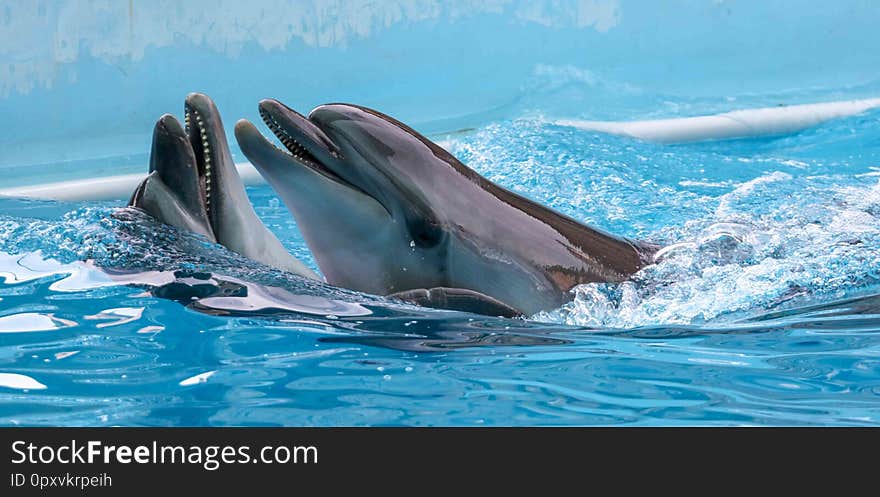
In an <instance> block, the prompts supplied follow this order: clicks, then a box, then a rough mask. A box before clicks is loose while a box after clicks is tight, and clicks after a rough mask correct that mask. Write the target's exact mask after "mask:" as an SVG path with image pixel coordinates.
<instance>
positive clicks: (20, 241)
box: [0, 82, 880, 425]
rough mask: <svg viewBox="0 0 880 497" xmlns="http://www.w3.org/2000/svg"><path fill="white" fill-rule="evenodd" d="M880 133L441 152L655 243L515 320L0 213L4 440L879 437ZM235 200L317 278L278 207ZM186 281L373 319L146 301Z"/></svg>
mask: <svg viewBox="0 0 880 497" xmlns="http://www.w3.org/2000/svg"><path fill="white" fill-rule="evenodd" d="M594 83H595V82H593V83H591V84H594ZM624 90H625V91H630V90H629V89H624ZM622 91H623V90H622ZM681 105H691V106H693V105H696V104H694V103H693V102H686V101H685V102H681ZM526 114H527V113H526ZM878 118H880V114H878V113H877V112H873V113H867V114H864V115H861V116H855V117H852V118H848V119H844V120H839V121H835V122H830V123H826V124H825V125H822V126H820V127H817V128H815V129H812V130H808V131H805V132H803V133H800V134H797V135H793V136H788V137H781V138H768V139H755V140H742V141H733V142H723V143H705V144H691V145H681V146H661V145H652V144H647V143H641V142H637V141H632V140H628V139H625V138H621V137H612V136H605V135H599V134H593V133H588V132H585V131H580V130H575V129H571V128H566V127H562V126H557V125H553V124H549V123H548V121H545V120H543V119H540V118H523V119H518V120H512V121H499V122H495V123H493V124H490V125H488V126H485V127H482V128H480V129H477V130H475V131H474V132H472V133H469V134H465V135H454V136H450V137H440V138H441V139H443V140H442V142H443V144H444V146H446V147H448V148H449V149H450V151H451V152H453V154H455V155H456V156H458V157H459V158H461V159H462V160H463V161H464V162H465V163H467V164H469V165H470V166H472V167H474V168H475V169H476V170H478V171H479V172H480V173H482V174H484V175H486V176H487V177H488V178H489V179H491V180H493V181H495V182H497V183H499V184H501V185H504V186H506V187H508V188H511V189H513V190H515V191H517V192H519V193H522V194H524V195H526V196H528V197H530V198H533V199H535V200H537V201H539V202H542V203H545V204H548V205H550V206H552V207H553V208H555V209H558V210H560V211H562V212H564V213H565V214H568V215H570V216H572V217H574V218H576V219H578V220H580V221H583V222H586V223H591V224H594V225H597V226H599V227H601V228H603V229H605V230H607V231H610V232H613V233H617V234H620V235H623V236H627V237H631V238H640V239H647V240H650V241H652V242H655V243H658V244H660V245H663V246H664V248H663V249H662V250H661V251H660V252H659V253H658V254H657V256H656V261H655V263H654V264H652V265H649V266H647V267H646V268H644V269H643V270H642V271H640V272H639V273H638V274H636V275H635V276H634V277H633V278H631V279H630V280H628V281H626V282H622V283H615V284H589V285H582V286H579V287H577V288H575V289H574V290H573V291H572V296H573V300H572V301H571V302H570V303H568V304H566V305H564V306H562V307H561V308H560V309H554V310H549V311H547V312H543V313H540V314H539V315H537V316H534V317H533V319H531V320H527V321H525V320H505V319H496V318H483V317H479V316H472V315H466V314H461V313H453V312H446V311H437V310H424V309H417V308H414V307H412V306H404V305H399V304H394V303H389V302H388V301H386V300H385V299H382V298H380V297H375V296H367V295H362V294H358V293H356V292H350V291H346V290H342V289H334V288H332V287H329V286H327V285H322V284H315V283H309V282H305V281H303V280H302V279H299V278H296V277H294V276H292V275H288V274H285V273H282V272H279V271H274V270H271V269H269V268H266V267H264V266H261V265H259V264H256V263H252V262H249V261H247V260H244V259H243V258H241V257H239V256H237V255H236V254H233V253H230V252H228V251H226V250H224V249H222V247H218V246H216V245H213V244H211V243H208V242H207V241H205V240H204V239H202V238H199V237H198V236H195V235H191V234H187V233H181V232H179V231H177V230H174V229H171V228H167V227H163V226H160V225H158V224H156V223H155V222H153V221H152V220H151V219H149V218H147V217H146V216H144V215H142V214H139V213H137V212H134V211H130V210H120V209H119V207H120V206H121V204H119V203H113V202H109V203H92V204H89V205H82V204H65V203H55V202H33V201H22V200H12V199H0V213H2V214H0V277H2V278H3V283H2V284H0V424H6V425H8V424H52V425H56V424H61V425H107V424H125V425H129V424H130V425H264V424H286V425H337V424H342V425H376V424H407V425H581V424H621V423H625V424H643V425H657V424H660V425H674V424H724V425H730V424H847V425H851V424H871V425H873V424H877V423H878V421H880V415H878V413H880V401H878V396H877V394H878V392H880V359H878V358H880V334H878V333H877V332H878V330H880V318H878V316H877V314H878V312H877V311H878V309H880V305H878V302H877V298H876V295H878V294H880V291H878V290H880V287H878V276H877V275H878V268H880V250H878V249H880V232H878V226H880V219H878V217H880V185H878V176H880V169H878V166H880V147H878V143H880V134H878V133H880V132H878V126H877V121H878ZM249 194H250V196H251V198H252V200H253V202H254V204H255V207H256V209H257V212H258V214H259V215H260V216H261V217H262V218H263V219H264V220H265V221H266V223H267V225H268V226H269V227H270V228H271V229H272V230H273V231H275V232H276V233H277V234H278V235H279V238H280V239H281V240H282V243H284V244H285V246H287V247H288V248H289V249H290V250H291V252H293V253H294V255H296V256H297V257H298V258H300V259H301V260H305V261H307V263H308V264H309V265H311V266H312V267H315V263H314V260H313V259H312V258H311V257H310V255H309V253H308V249H307V247H306V246H305V244H304V242H303V240H302V238H301V236H300V235H299V233H298V231H297V230H296V226H295V224H294V222H293V220H292V218H291V217H290V216H289V214H287V212H286V211H285V210H284V208H283V205H281V204H279V202H278V199H277V197H276V196H275V195H274V193H273V192H272V191H271V190H270V189H269V188H268V187H258V188H252V189H250V190H249ZM202 273H205V274H209V276H205V277H201V276H198V275H199V274H202ZM181 274H183V275H184V276H185V277H186V278H189V280H192V281H196V280H197V281H196V283H195V284H193V285H191V286H190V287H187V288H188V289H189V290H188V291H190V290H192V289H193V288H197V287H198V285H204V286H205V287H207V288H208V290H209V291H212V292H220V291H223V290H224V289H227V290H228V289H230V288H232V289H233V290H234V289H235V288H239V287H241V286H242V285H243V286H247V287H248V288H249V289H250V290H251V293H250V294H249V295H257V294H259V295H262V298H264V299H268V301H272V299H273V298H275V297H277V296H278V295H281V293H279V292H282V291H283V292H288V293H286V294H284V295H305V296H309V297H310V298H314V299H325V300H326V299H330V300H333V301H334V302H342V303H344V304H345V305H356V306H360V308H361V309H364V310H365V312H360V313H358V312H349V313H348V314H346V313H345V312H340V313H338V314H333V313H321V312H318V311H316V310H314V309H320V306H318V307H315V306H312V307H308V306H306V305H305V304H303V303H302V302H300V303H298V304H297V306H288V308H285V309H279V308H276V307H271V306H270V307H266V306H262V307H260V306H256V307H254V306H251V307H248V306H247V305H246V304H248V303H253V302H249V301H248V300H247V299H244V300H239V301H236V302H237V304H236V306H237V307H234V308H233V306H230V305H227V304H224V306H220V307H215V308H210V309H196V308H195V307H193V306H191V305H183V304H185V303H186V302H185V301H181V299H179V298H178V299H177V300H174V299H162V298H156V297H154V296H152V295H151V294H149V293H146V292H145V291H144V290H145V288H151V287H150V285H149V284H153V283H155V284H159V283H157V282H163V281H167V280H168V279H169V278H171V279H172V280H173V279H174V278H181V276H180V275H181ZM121 275H123V276H124V277H123V276H121ZM198 278H203V279H198ZM184 279H185V278H184ZM151 282H152V283H151ZM145 285H146V286H145ZM235 285H239V286H238V287H236V286H235ZM248 285H258V286H248ZM198 288H202V287H198ZM261 292H262V293H261ZM217 295H219V297H218V298H220V299H221V300H222V299H224V298H225V299H227V301H226V302H227V303H228V302H231V301H232V300H230V299H234V298H236V297H234V296H232V297H230V296H229V295H220V294H217ZM178 297H179V295H178ZM285 298H287V297H285ZM273 302H274V301H273ZM311 302H313V303H314V302H315V301H311ZM321 302H324V300H321ZM275 303H277V302H275ZM300 304H302V305H300ZM254 309H256V311H254ZM310 309H312V310H310ZM343 309H349V310H351V309H352V308H351V307H344V306H343ZM199 310H200V311H201V312H197V311H199Z"/></svg>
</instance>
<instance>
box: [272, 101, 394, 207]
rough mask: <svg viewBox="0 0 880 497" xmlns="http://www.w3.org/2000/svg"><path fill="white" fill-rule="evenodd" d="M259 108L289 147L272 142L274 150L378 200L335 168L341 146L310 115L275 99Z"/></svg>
mask: <svg viewBox="0 0 880 497" xmlns="http://www.w3.org/2000/svg"><path fill="white" fill-rule="evenodd" d="M259 110H260V118H262V120H263V122H264V123H265V124H266V126H267V127H268V128H269V130H271V131H272V134H274V135H275V137H276V138H278V140H279V141H280V142H281V144H282V145H284V147H285V149H286V150H283V149H281V148H279V147H277V146H275V145H274V144H272V145H273V146H275V149H277V150H278V151H280V152H282V153H285V154H287V155H288V156H289V157H290V158H292V159H293V160H294V161H296V162H297V163H298V164H300V165H302V166H304V167H307V168H309V169H311V170H312V171H315V172H316V173H318V174H320V175H322V176H324V177H325V178H327V179H329V180H331V181H334V182H336V183H339V184H341V185H344V186H347V187H348V188H351V189H353V190H356V191H358V192H360V193H362V194H364V195H367V196H368V197H371V198H373V199H374V200H376V201H377V202H379V200H378V199H376V198H375V197H374V196H373V195H370V194H369V193H367V192H366V191H365V190H364V189H363V188H361V187H360V186H358V185H356V184H354V183H352V182H351V181H349V180H347V179H346V178H344V177H342V176H340V175H339V173H337V172H336V171H335V170H334V166H338V164H340V163H341V161H343V160H344V159H343V157H342V154H341V153H340V152H339V147H338V146H337V145H336V144H334V143H333V141H332V140H331V139H330V138H329V137H328V136H327V135H326V134H325V133H324V132H323V131H322V130H321V128H319V127H318V126H317V125H315V124H314V123H313V122H312V121H310V120H309V119H308V118H307V117H304V116H303V115H301V114H300V113H298V112H296V111H295V110H293V109H291V108H290V107H287V106H286V105H284V104H282V103H281V102H278V101H277V100H273V99H266V100H263V101H261V102H260V105H259ZM270 143H271V142H270ZM379 203H380V204H381V203H382V202H379ZM386 210H387V207H386Z"/></svg>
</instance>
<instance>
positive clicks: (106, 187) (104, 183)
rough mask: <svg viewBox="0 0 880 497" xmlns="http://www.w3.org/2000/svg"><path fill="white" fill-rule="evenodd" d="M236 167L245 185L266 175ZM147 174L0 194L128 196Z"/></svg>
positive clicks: (0, 192) (22, 188)
mask: <svg viewBox="0 0 880 497" xmlns="http://www.w3.org/2000/svg"><path fill="white" fill-rule="evenodd" d="M235 167H236V169H238V174H239V175H240V176H241V180H242V182H244V184H245V185H258V184H261V183H263V177H262V176H260V173H258V172H257V170H256V169H255V168H254V166H253V165H251V163H250V162H242V163H238V164H236V165H235ZM145 177H146V174H122V175H118V176H103V177H100V178H89V179H80V180H71V181H59V182H57V183H43V184H40V185H31V186H20V187H15V188H4V189H0V196H2V197H19V198H30V199H36V200H66V201H81V200H119V199H127V198H128V197H129V196H130V195H131V193H132V192H133V191H134V189H135V188H136V187H137V185H138V183H140V182H141V181H142V180H143V179H144V178H145Z"/></svg>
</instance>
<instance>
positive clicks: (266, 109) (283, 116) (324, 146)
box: [259, 98, 342, 165]
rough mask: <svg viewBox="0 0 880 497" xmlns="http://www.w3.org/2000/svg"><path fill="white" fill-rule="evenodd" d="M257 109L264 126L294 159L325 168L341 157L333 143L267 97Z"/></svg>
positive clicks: (299, 117)
mask: <svg viewBox="0 0 880 497" xmlns="http://www.w3.org/2000/svg"><path fill="white" fill-rule="evenodd" d="M259 109H260V117H261V118H262V119H263V121H264V122H265V123H266V126H268V127H269V129H271V130H272V133H274V134H275V136H277V137H278V139H279V140H281V143H283V144H284V146H285V147H287V148H288V150H290V152H291V153H292V154H294V156H297V155H299V156H303V157H305V158H307V159H309V158H310V159H316V161H317V162H319V163H321V164H325V165H326V164H328V163H330V162H332V161H338V160H339V159H340V158H341V157H342V153H341V152H340V150H339V147H337V146H336V144H334V143H333V140H331V139H330V137H328V136H327V134H326V133H324V132H323V131H322V130H321V128H319V127H317V126H315V124H314V123H312V122H311V121H309V120H308V119H307V118H306V117H304V116H303V115H302V114H300V113H299V112H297V111H295V110H293V109H291V108H290V107H288V106H286V105H284V104H283V103H281V102H279V101H278V100H275V99H271V98H268V99H265V100H261V101H260V105H259ZM309 156H311V157H309Z"/></svg>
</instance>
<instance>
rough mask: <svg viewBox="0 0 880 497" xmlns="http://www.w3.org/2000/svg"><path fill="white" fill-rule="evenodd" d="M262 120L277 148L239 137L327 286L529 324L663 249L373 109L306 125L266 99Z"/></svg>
mask: <svg viewBox="0 0 880 497" xmlns="http://www.w3.org/2000/svg"><path fill="white" fill-rule="evenodd" d="M259 111H260V115H261V117H262V118H263V121H264V122H265V123H266V125H267V126H268V127H269V129H270V130H271V131H272V132H273V133H274V134H275V136H277V137H278V139H279V140H280V141H281V143H282V144H283V145H284V147H285V149H284V150H282V149H280V148H278V147H276V146H275V145H273V144H272V143H271V142H269V141H268V140H267V139H266V138H264V137H263V135H262V134H261V133H260V132H259V131H258V130H257V128H256V127H255V126H254V125H253V124H251V123H250V122H248V121H246V120H241V121H239V122H238V123H237V124H236V126H235V137H236V139H237V140H238V143H239V146H240V147H241V150H242V152H244V154H245V155H246V156H247V157H248V159H250V161H251V163H253V165H254V166H255V167H256V168H257V170H258V171H259V172H260V173H261V174H262V175H263V177H264V178H265V179H266V180H267V181H268V182H269V184H270V185H271V186H272V187H273V188H274V189H275V191H276V192H277V193H278V195H279V196H280V197H281V199H282V200H283V201H284V203H285V204H286V205H287V207H288V208H289V209H290V210H291V212H292V213H293V215H294V217H295V218H296V221H297V226H298V227H299V228H300V230H301V231H302V233H303V236H304V238H305V240H306V242H307V244H308V245H309V248H310V249H311V251H312V253H313V255H314V256H315V259H316V260H317V262H318V265H319V266H320V268H321V272H322V273H323V274H324V275H325V276H326V278H327V281H328V283H331V284H333V285H337V286H342V287H346V288H351V289H354V290H359V291H362V292H368V293H373V294H379V295H391V296H395V297H399V298H402V299H404V300H408V301H411V302H415V303H417V304H421V305H425V306H429V307H443V308H451V309H457V310H464V311H470V312H478V313H484V314H494V315H506V316H510V315H521V314H524V313H525V314H534V313H536V312H538V311H542V310H549V309H554V308H557V307H559V306H560V305H561V304H563V303H564V302H566V301H568V300H570V299H571V298H572V297H571V294H570V292H569V290H570V289H571V288H572V287H574V286H575V285H579V284H582V283H590V282H604V281H622V280H624V279H626V278H627V277H629V276H630V275H631V274H633V273H635V272H636V271H638V270H639V269H640V268H642V267H643V266H645V265H646V264H647V263H648V262H649V261H650V260H651V259H652V255H653V253H654V252H655V251H656V249H657V247H654V246H652V245H650V244H645V243H640V242H636V241H631V240H626V239H623V238H619V237H616V236H613V235H611V234H608V233H605V232H603V231H600V230H598V229H595V228H592V227H589V226H586V225H584V224H581V223H579V222H577V221H576V220H574V219H572V218H570V217H568V216H565V215H563V214H561V213H559V212H556V211H554V210H552V209H550V208H547V207H545V206H543V205H540V204H538V203H535V202H533V201H531V200H529V199H527V198H525V197H523V196H521V195H518V194H516V193H514V192H511V191H509V190H507V189H505V188H502V187H501V186H498V185H496V184H494V183H492V182H490V181H489V180H487V179H486V178H484V177H482V176H480V175H479V174H478V173H477V172H475V171H474V170H472V169H470V168H468V167H467V166H465V165H464V164H462V163H461V162H459V161H458V160H456V159H455V158H454V157H453V156H452V155H450V154H449V153H448V152H447V151H445V150H443V149H442V148H441V147H439V146H438V145H436V144H435V143H433V142H431V141H430V140H428V139H427V138H425V137H424V136H422V135H420V134H419V133H417V132H416V131H414V130H413V129H412V128H410V127H408V126H406V125H405V124H403V123H401V122H399V121H397V120H395V119H393V118H391V117H389V116H386V115H384V114H381V113H379V112H377V111H375V110H372V109H368V108H365V107H360V106H356V105H347V104H328V105H322V106H319V107H317V108H316V109H314V110H313V111H312V112H311V113H310V114H309V116H308V117H305V116H302V115H300V114H299V113H297V112H296V111H294V110H293V109H290V108H289V107H287V106H285V105H284V104H282V103H281V102H278V101H277V100H263V101H261V102H260V104H259Z"/></svg>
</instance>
